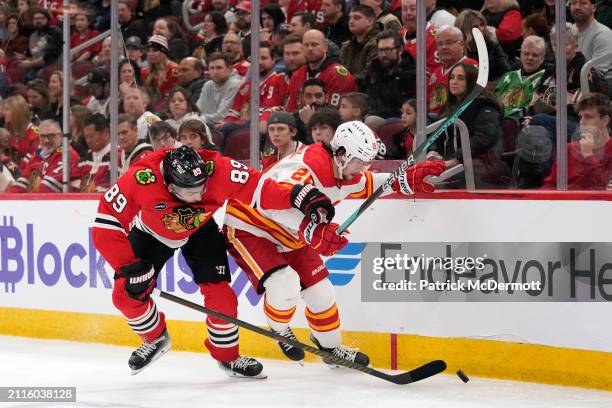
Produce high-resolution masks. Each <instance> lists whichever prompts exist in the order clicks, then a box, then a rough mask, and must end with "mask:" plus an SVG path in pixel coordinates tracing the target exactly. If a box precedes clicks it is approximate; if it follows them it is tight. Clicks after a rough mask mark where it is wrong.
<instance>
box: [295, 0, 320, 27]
mask: <svg viewBox="0 0 612 408" xmlns="http://www.w3.org/2000/svg"><path fill="white" fill-rule="evenodd" d="M296 13H312V14H314V15H315V17H316V18H317V28H321V27H323V25H324V24H325V14H324V13H323V0H293V1H290V2H289V6H288V7H287V21H288V22H290V21H291V18H292V17H293V15H294V14H296Z"/></svg>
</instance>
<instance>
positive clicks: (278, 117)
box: [268, 111, 296, 128]
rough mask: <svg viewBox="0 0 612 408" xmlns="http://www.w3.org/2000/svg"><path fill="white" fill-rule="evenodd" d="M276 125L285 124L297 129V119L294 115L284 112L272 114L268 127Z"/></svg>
mask: <svg viewBox="0 0 612 408" xmlns="http://www.w3.org/2000/svg"><path fill="white" fill-rule="evenodd" d="M274 123H283V124H285V125H289V126H291V127H293V128H295V127H296V126H295V119H294V117H293V115H292V114H291V113H289V112H283V111H276V112H272V114H271V115H270V117H269V118H268V125H272V124H274Z"/></svg>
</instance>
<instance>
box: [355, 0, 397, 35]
mask: <svg viewBox="0 0 612 408" xmlns="http://www.w3.org/2000/svg"><path fill="white" fill-rule="evenodd" d="M360 4H361V5H362V6H368V7H370V8H371V9H372V10H373V11H374V15H375V16H376V24H377V27H376V28H378V31H384V30H394V31H399V30H400V29H401V28H402V23H401V22H400V20H399V18H397V17H396V16H394V15H393V14H391V12H390V11H389V10H387V8H386V7H385V0H362V1H361V3H360Z"/></svg>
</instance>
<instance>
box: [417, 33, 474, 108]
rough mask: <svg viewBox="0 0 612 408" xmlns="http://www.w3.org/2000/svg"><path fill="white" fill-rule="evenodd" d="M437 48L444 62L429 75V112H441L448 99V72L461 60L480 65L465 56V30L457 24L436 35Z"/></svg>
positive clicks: (439, 56)
mask: <svg viewBox="0 0 612 408" xmlns="http://www.w3.org/2000/svg"><path fill="white" fill-rule="evenodd" d="M436 50H437V52H438V58H439V59H440V61H441V62H442V64H441V65H439V66H438V67H437V68H436V69H435V70H434V71H433V72H432V73H431V76H430V77H429V83H428V86H427V97H428V99H429V104H428V105H429V107H428V112H429V113H432V114H434V115H437V114H439V113H440V112H441V111H442V109H443V108H444V106H445V105H446V101H447V100H448V74H449V72H450V70H451V68H452V67H454V66H455V65H457V64H458V63H460V62H467V63H469V64H472V65H474V66H478V61H476V60H473V59H471V58H468V57H466V56H465V42H464V39H463V32H462V31H461V30H460V29H459V28H457V27H455V26H446V27H442V28H441V29H440V31H438V36H437V37H436Z"/></svg>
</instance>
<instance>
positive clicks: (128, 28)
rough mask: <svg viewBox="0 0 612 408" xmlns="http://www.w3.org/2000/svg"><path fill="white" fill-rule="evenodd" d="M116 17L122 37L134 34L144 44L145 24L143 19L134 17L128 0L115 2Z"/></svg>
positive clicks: (146, 32) (146, 31)
mask: <svg viewBox="0 0 612 408" xmlns="http://www.w3.org/2000/svg"><path fill="white" fill-rule="evenodd" d="M117 19H118V20H119V29H120V30H121V35H122V37H123V38H129V37H132V36H136V37H138V38H139V39H140V41H141V43H142V44H144V43H145V42H146V41H147V34H148V32H149V30H147V26H146V24H145V22H144V20H142V19H139V18H136V17H135V16H134V14H133V12H132V4H131V1H130V0H119V2H118V4H117Z"/></svg>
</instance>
